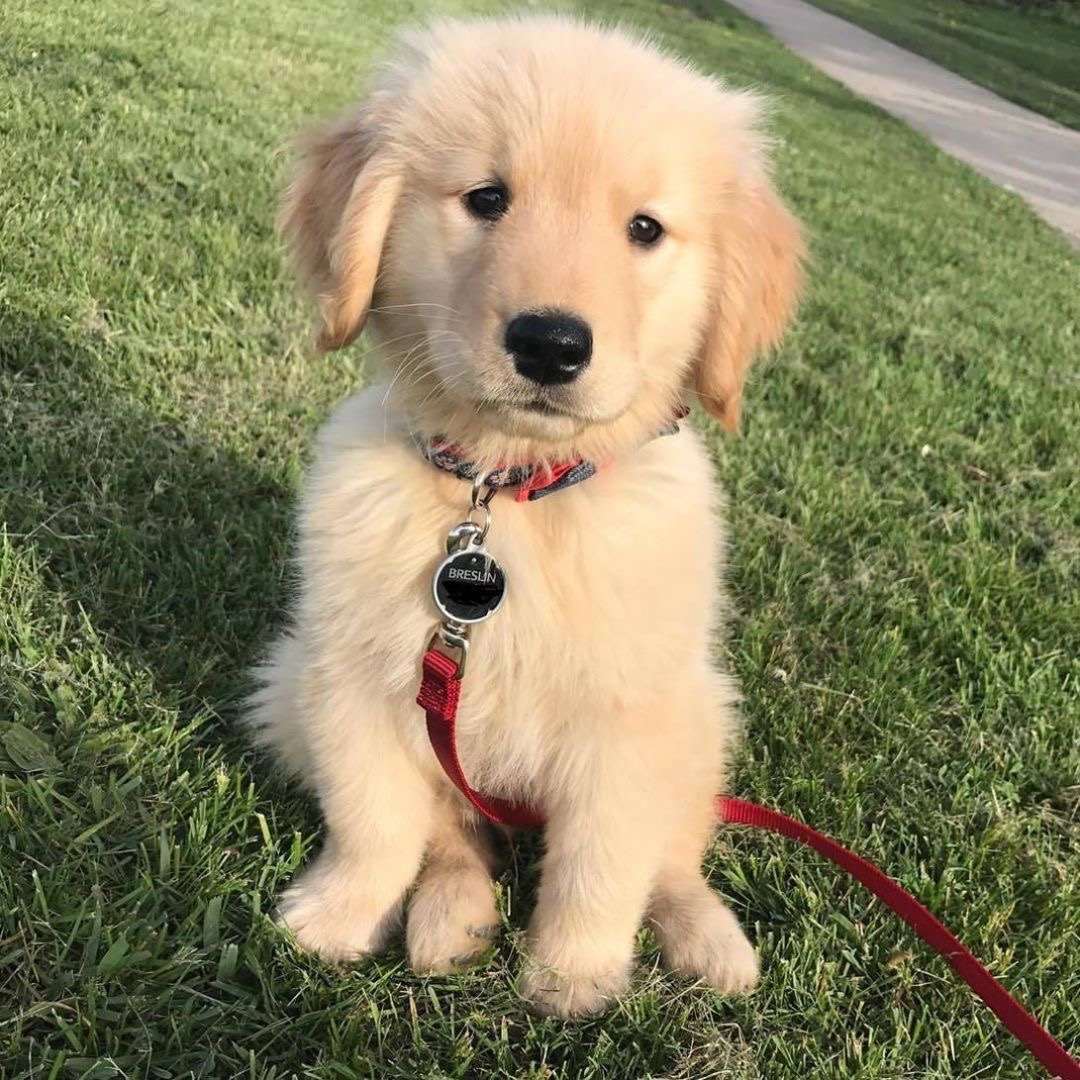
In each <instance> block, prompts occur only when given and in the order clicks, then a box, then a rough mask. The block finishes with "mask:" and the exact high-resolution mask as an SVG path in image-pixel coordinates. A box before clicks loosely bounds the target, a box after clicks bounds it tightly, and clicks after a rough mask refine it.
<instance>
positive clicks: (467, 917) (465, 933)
mask: <svg viewBox="0 0 1080 1080" xmlns="http://www.w3.org/2000/svg"><path fill="white" fill-rule="evenodd" d="M498 933H499V910H498V908H497V907H496V906H495V890H494V888H493V886H492V881H491V878H490V877H489V876H488V875H487V874H486V873H485V872H483V871H482V870H479V869H476V868H448V869H445V870H428V871H426V872H425V873H424V875H423V876H422V877H421V879H420V883H419V885H417V887H416V892H415V893H414V894H413V898H412V900H411V901H410V903H409V916H408V924H407V927H406V931H405V942H406V945H407V947H408V951H409V966H410V967H411V968H412V969H413V971H415V972H416V973H417V974H418V975H442V974H447V973H449V972H452V971H458V970H460V969H461V968H464V967H468V966H469V965H470V964H474V963H476V962H477V961H479V960H480V959H481V958H482V957H483V956H485V955H486V954H487V953H488V952H490V951H491V947H492V944H493V942H494V941H495V938H496V936H497V935H498Z"/></svg>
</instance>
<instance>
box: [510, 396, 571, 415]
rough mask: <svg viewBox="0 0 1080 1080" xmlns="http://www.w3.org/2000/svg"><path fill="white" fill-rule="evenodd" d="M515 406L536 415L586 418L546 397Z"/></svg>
mask: <svg viewBox="0 0 1080 1080" xmlns="http://www.w3.org/2000/svg"><path fill="white" fill-rule="evenodd" d="M516 408H519V409H523V410H524V411H525V412H530V413H536V414H537V415H538V416H565V417H568V418H569V419H571V420H585V419H587V418H586V417H584V416H581V415H580V414H579V413H575V412H572V411H571V410H570V409H567V408H564V407H563V406H562V405H559V404H557V403H556V402H554V401H549V400H548V399H547V398H540V397H538V398H533V399H532V401H526V402H524V403H523V404H521V405H517V406H516Z"/></svg>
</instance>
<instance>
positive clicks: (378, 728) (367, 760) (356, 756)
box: [279, 690, 432, 961]
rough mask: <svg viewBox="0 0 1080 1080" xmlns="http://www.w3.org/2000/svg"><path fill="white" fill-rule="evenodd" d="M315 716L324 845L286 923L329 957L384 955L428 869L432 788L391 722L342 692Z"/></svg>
mask: <svg viewBox="0 0 1080 1080" xmlns="http://www.w3.org/2000/svg"><path fill="white" fill-rule="evenodd" d="M318 708H320V709H321V710H322V711H321V712H319V713H318V715H317V717H314V718H312V721H311V722H310V723H309V729H310V730H311V731H312V735H313V737H312V758H313V764H314V766H315V770H314V771H315V786H316V791H317V794H318V797H319V803H320V805H321V807H322V811H323V816H324V818H325V821H326V842H325V844H324V845H323V849H322V851H321V852H320V853H319V855H318V857H317V858H316V860H315V862H314V863H313V864H312V865H311V866H309V867H308V868H307V869H306V870H305V871H304V872H303V873H302V874H301V876H300V877H299V879H298V880H297V881H296V882H295V884H293V885H292V886H291V887H290V888H289V889H288V890H287V891H286V892H285V894H284V895H283V896H282V898H281V904H280V908H279V911H280V919H281V921H282V922H283V923H284V924H285V925H286V926H287V927H288V928H289V929H290V930H291V931H292V932H293V934H294V936H295V937H296V940H297V942H298V944H300V945H301V946H302V947H303V948H305V949H311V950H313V951H315V952H317V953H319V954H320V955H321V956H323V957H325V958H326V959H328V960H337V961H345V960H353V959H356V958H357V957H359V956H361V955H363V954H365V953H369V952H374V951H377V950H379V949H380V948H382V947H383V945H384V944H385V942H386V939H387V937H388V936H389V934H390V933H391V932H392V931H393V929H394V928H395V926H396V924H397V922H398V918H399V916H400V913H401V906H402V899H403V897H404V894H405V891H406V890H407V889H408V887H409V885H411V884H412V881H413V879H414V878H415V877H416V874H417V871H418V870H419V867H420V860H421V858H422V856H423V853H424V847H425V844H426V843H427V838H428V834H429V831H430V823H431V801H432V792H431V788H430V786H429V784H428V782H427V781H426V779H425V778H424V777H423V776H422V775H421V774H420V772H419V771H418V770H417V768H416V766H415V765H414V763H413V762H412V760H411V759H410V758H409V757H408V755H407V754H406V752H405V749H404V748H403V747H402V746H401V744H400V742H399V741H398V739H397V737H396V732H395V729H394V725H393V724H392V722H391V721H390V719H389V718H388V717H386V716H384V715H382V714H381V712H380V710H378V709H376V713H377V715H373V714H372V705H371V702H370V701H365V700H364V698H363V697H362V696H360V695H356V696H354V695H351V694H348V695H347V694H342V693H341V691H340V690H339V691H338V692H337V693H336V694H334V695H332V696H328V698H327V699H326V700H325V701H324V702H323V703H321V705H320V706H318Z"/></svg>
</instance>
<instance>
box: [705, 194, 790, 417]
mask: <svg viewBox="0 0 1080 1080" xmlns="http://www.w3.org/2000/svg"><path fill="white" fill-rule="evenodd" d="M717 228H718V231H719V233H720V235H719V236H718V237H717V241H716V242H717V245H718V249H719V261H718V264H717V270H716V274H717V277H716V282H715V285H714V289H713V298H712V310H711V312H710V315H709V322H708V325H707V326H706V330H705V337H704V340H703V342H702V348H701V353H700V355H699V357H698V362H697V367H696V369H695V372H694V384H695V389H696V390H697V392H698V394H699V395H700V400H701V404H702V406H703V407H704V408H705V409H706V410H707V411H708V412H709V413H711V414H712V415H713V416H714V417H715V418H716V419H717V420H719V421H720V423H721V424H723V426H724V427H725V428H727V430H728V431H737V430H738V427H739V415H740V411H741V407H742V391H743V382H744V380H745V378H746V372H747V370H748V368H749V367H750V365H751V363H752V362H753V360H754V358H755V357H756V356H758V355H759V354H760V353H762V352H764V351H765V350H767V349H769V348H771V347H772V346H773V345H775V344H776V343H777V342H778V341H779V340H780V338H781V337H782V336H783V333H784V330H785V329H786V328H787V325H788V323H789V322H790V321H791V317H792V315H793V314H794V311H795V306H796V303H797V302H798V298H799V291H800V288H801V285H802V260H803V257H804V255H805V247H804V245H803V240H802V230H801V229H800V228H799V223H798V222H797V221H796V220H795V218H794V216H793V215H792V214H791V212H790V211H789V210H788V208H787V207H786V206H785V205H784V204H783V202H782V201H781V199H780V197H779V196H778V195H777V194H776V192H775V191H774V190H773V188H772V186H771V185H770V184H769V181H768V180H767V179H765V178H764V177H761V178H760V179H757V180H754V181H753V182H752V183H751V184H750V186H749V188H748V190H746V191H744V192H743V194H742V195H740V196H738V197H737V199H736V200H735V202H734V205H733V210H732V212H731V214H730V215H725V216H724V219H723V220H722V221H721V222H719V223H718V225H717Z"/></svg>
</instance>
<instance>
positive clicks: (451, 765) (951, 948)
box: [416, 648, 1080, 1080]
mask: <svg viewBox="0 0 1080 1080" xmlns="http://www.w3.org/2000/svg"><path fill="white" fill-rule="evenodd" d="M423 670H424V675H423V681H422V683H421V685H420V694H419V696H418V697H417V699H416V700H417V703H418V704H419V705H420V707H421V708H422V709H423V710H424V712H425V713H426V714H427V729H428V736H429V737H430V739H431V745H432V748H433V749H434V751H435V754H436V756H437V757H438V759H439V762H440V764H441V765H442V767H443V769H444V770H445V772H446V775H447V776H448V777H449V778H450V779H451V780H452V781H453V782H454V784H455V785H456V786H457V788H458V790H459V791H460V792H461V793H462V795H464V796H465V798H466V799H467V800H468V801H469V802H470V803H471V804H472V805H473V806H474V807H475V808H476V809H477V810H478V811H479V812H480V813H481V814H483V815H484V817H486V818H487V819H488V820H489V821H491V822H493V823H494V824H496V825H506V826H512V827H515V828H523V829H532V828H538V827H540V826H541V825H543V823H544V818H543V815H542V814H541V813H540V812H539V811H538V810H536V809H534V808H530V807H527V806H521V805H518V804H515V803H512V802H509V801H507V800H504V799H495V798H490V797H488V796H485V795H482V794H481V793H480V792H478V791H477V790H475V788H473V787H471V786H470V784H469V781H468V780H467V779H466V777H465V772H464V770H463V768H462V766H461V760H460V758H459V757H458V751H457V732H456V726H457V709H458V698H459V695H460V693H461V675H460V672H459V669H458V664H457V661H455V660H452V659H451V658H450V657H448V656H445V655H444V654H443V653H441V652H439V651H438V650H437V649H433V648H429V649H428V650H427V652H426V653H425V654H424V665H423ZM716 816H717V818H718V819H719V820H720V821H721V822H724V823H725V824H732V825H749V826H751V827H753V828H758V829H766V830H768V831H769V832H774V833H779V834H780V835H781V836H786V837H788V838H790V839H792V840H797V841H799V843H801V844H805V845H807V846H808V847H811V848H813V849H814V850H815V851H816V852H817V853H818V854H819V855H822V856H824V857H825V858H826V859H828V860H829V861H830V862H833V863H835V864H836V865H837V866H839V867H840V868H841V869H842V870H846V871H847V873H848V874H850V875H851V876H852V877H853V878H855V880H856V881H858V882H859V883H860V884H862V885H863V886H864V887H865V888H867V889H869V890H870V892H872V893H873V894H874V895H875V896H876V897H877V898H878V899H879V900H881V901H882V903H884V904H886V905H887V906H888V907H889V908H891V909H892V911H893V912H894V913H895V914H896V915H898V916H899V917H900V918H901V919H903V920H904V922H906V923H907V924H908V926H910V927H911V928H912V929H913V930H914V931H915V932H916V933H917V934H918V935H919V936H920V937H921V938H922V939H923V941H925V942H926V943H927V944H928V945H930V946H932V947H933V948H934V949H936V950H937V951H938V952H939V953H940V954H941V955H942V956H943V957H945V959H946V960H948V962H949V963H950V964H951V965H952V967H953V969H954V970H955V971H956V972H957V974H958V975H959V976H960V978H962V979H963V980H964V982H966V983H967V984H968V986H970V987H971V989H972V990H973V991H974V992H975V993H976V994H977V995H978V996H979V997H980V998H981V999H982V1000H983V1001H984V1002H985V1003H986V1005H987V1006H988V1007H989V1008H990V1009H991V1010H992V1011H993V1012H994V1014H995V1015H996V1016H997V1017H998V1019H999V1020H1000V1021H1001V1022H1002V1023H1003V1024H1004V1025H1005V1027H1007V1028H1008V1029H1009V1031H1011V1032H1012V1033H1013V1035H1015V1036H1016V1038H1017V1039H1019V1040H1020V1042H1021V1043H1023V1044H1024V1046H1026V1047H1027V1048H1028V1050H1030V1051H1031V1053H1032V1054H1033V1055H1034V1056H1035V1057H1036V1058H1038V1060H1039V1061H1040V1062H1041V1063H1042V1064H1043V1065H1044V1066H1045V1067H1046V1069H1047V1071H1048V1072H1049V1073H1050V1075H1051V1076H1057V1077H1062V1078H1063V1080H1080V1062H1077V1060H1076V1059H1075V1058H1073V1057H1070V1056H1069V1054H1068V1053H1067V1051H1066V1050H1065V1048H1064V1047H1063V1046H1062V1045H1061V1043H1059V1042H1058V1041H1057V1040H1056V1039H1055V1038H1054V1037H1053V1036H1052V1035H1051V1034H1050V1033H1049V1032H1048V1031H1047V1030H1046V1029H1045V1028H1044V1027H1042V1026H1041V1025H1040V1024H1039V1022H1038V1021H1037V1020H1036V1019H1035V1018H1034V1017H1033V1016H1032V1015H1031V1014H1030V1013H1029V1012H1028V1011H1027V1010H1026V1009H1024V1007H1023V1006H1022V1005H1021V1004H1020V1003H1019V1002H1018V1001H1017V1000H1016V998H1014V997H1013V996H1012V995H1011V994H1010V993H1009V992H1008V991H1007V990H1006V989H1005V987H1003V986H1002V985H1001V983H999V982H998V981H997V980H996V979H995V978H994V977H993V975H991V974H990V972H989V971H987V970H986V968H985V967H983V965H982V964H980V963H979V961H978V960H977V959H976V958H975V956H974V955H973V954H972V952H971V951H970V950H969V949H968V948H967V946H965V945H964V944H963V943H962V942H961V941H960V940H959V939H958V938H957V937H956V936H955V935H954V934H953V933H952V931H950V930H949V929H948V928H947V927H945V926H944V925H943V924H942V923H941V922H940V921H938V919H936V918H935V917H934V916H933V915H932V914H931V913H930V911H929V910H928V909H927V908H925V907H924V906H923V905H922V904H921V903H919V901H918V900H916V899H915V897H914V896H912V895H911V893H909V892H907V891H906V890H905V889H903V888H901V887H900V885H898V884H897V883H896V882H895V881H893V879H892V878H890V877H889V876H888V875H886V874H884V873H882V872H881V871H880V870H879V869H878V868H877V867H876V866H874V864H873V863H870V862H868V861H867V860H866V859H863V858H861V857H860V856H858V855H856V854H855V853H854V852H852V851H849V850H848V849H847V848H845V847H842V846H841V845H840V844H838V843H837V842H836V841H835V840H832V839H830V838H829V837H828V836H824V835H823V834H822V833H819V832H817V831H816V830H814V829H811V828H810V826H809V825H804V824H802V823H801V822H799V821H796V820H794V818H789V817H787V816H786V815H784V814H781V813H779V812H778V811H776V810H770V809H768V808H767V807H764V806H758V805H756V804H755V803H750V802H744V801H743V800H742V799H733V798H729V797H726V796H721V795H718V796H717V797H716Z"/></svg>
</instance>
